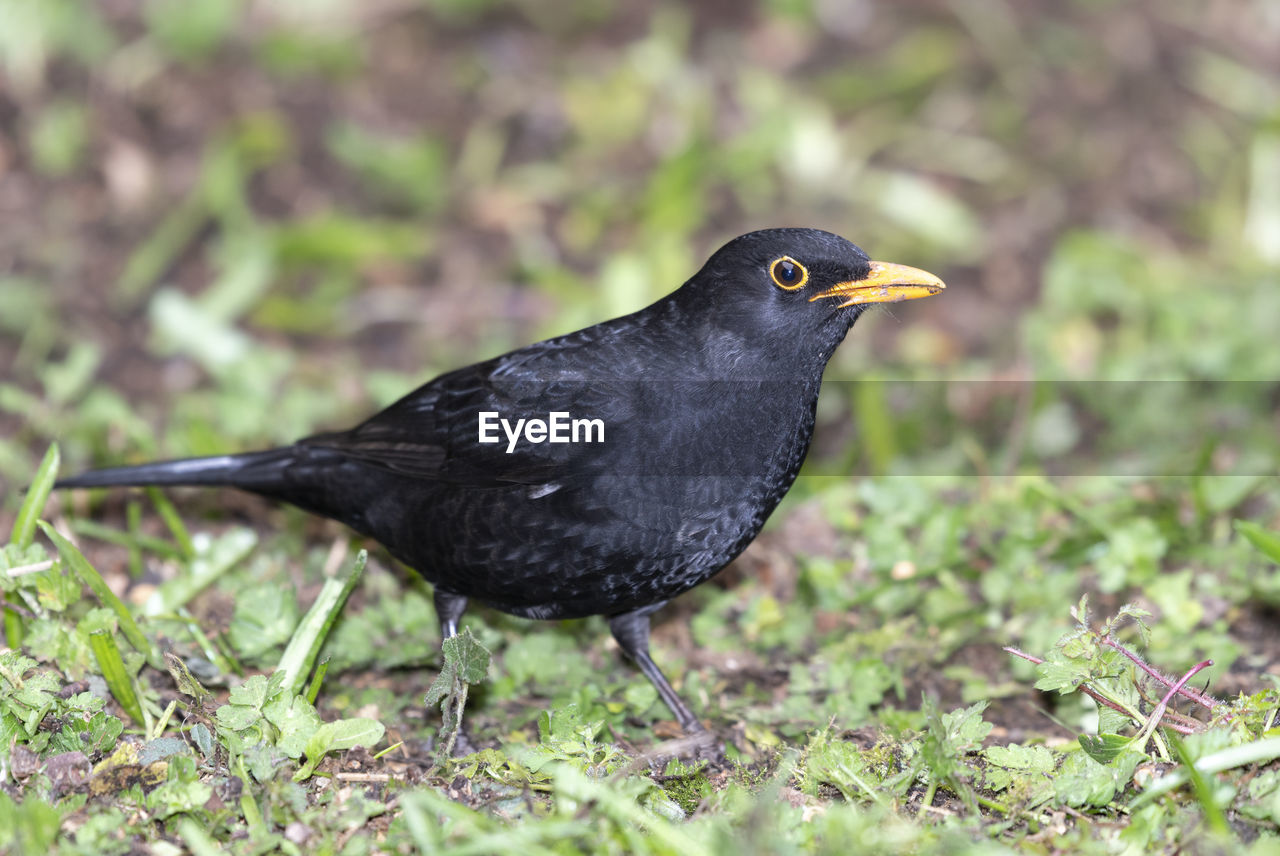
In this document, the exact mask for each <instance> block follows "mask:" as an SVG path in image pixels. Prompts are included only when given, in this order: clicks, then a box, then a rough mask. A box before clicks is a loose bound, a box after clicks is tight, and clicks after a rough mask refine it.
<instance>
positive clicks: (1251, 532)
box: [1235, 520, 1280, 564]
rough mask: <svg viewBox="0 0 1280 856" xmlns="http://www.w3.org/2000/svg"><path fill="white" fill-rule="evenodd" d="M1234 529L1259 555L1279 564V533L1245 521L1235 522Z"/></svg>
mask: <svg viewBox="0 0 1280 856" xmlns="http://www.w3.org/2000/svg"><path fill="white" fill-rule="evenodd" d="M1235 527H1236V531H1237V532H1239V533H1240V534H1241V535H1243V536H1244V537H1245V539H1246V540H1247V541H1248V542H1249V543H1250V544H1252V545H1253V546H1254V547H1256V548H1257V550H1258V552H1259V553H1261V554H1262V555H1264V556H1266V557H1267V558H1268V559H1270V560H1271V561H1273V562H1276V563H1278V564H1280V532H1272V531H1270V530H1268V529H1263V528H1262V527H1261V526H1259V525H1258V524H1256V523H1250V522H1249V521H1247V520H1236V521H1235Z"/></svg>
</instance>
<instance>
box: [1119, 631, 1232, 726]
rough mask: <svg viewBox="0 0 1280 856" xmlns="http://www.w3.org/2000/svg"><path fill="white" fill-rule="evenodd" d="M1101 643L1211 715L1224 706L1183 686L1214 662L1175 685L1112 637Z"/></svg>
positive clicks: (1191, 672)
mask: <svg viewBox="0 0 1280 856" xmlns="http://www.w3.org/2000/svg"><path fill="white" fill-rule="evenodd" d="M1101 641H1102V644H1103V645H1109V646H1110V647H1112V648H1115V649H1116V650H1117V651H1119V652H1120V653H1121V654H1124V655H1125V656H1126V657H1128V658H1129V659H1130V660H1132V661H1133V662H1134V664H1136V665H1137V667H1138V668H1139V669H1141V670H1142V671H1144V672H1146V673H1147V675H1149V676H1150V677H1151V678H1152V679H1153V680H1155V681H1158V682H1159V683H1161V684H1163V685H1164V686H1166V687H1171V688H1173V692H1175V693H1177V694H1178V695H1181V696H1183V697H1184V698H1189V699H1191V700H1192V701H1194V702H1196V703H1197V704H1202V705H1204V706H1205V707H1207V708H1208V709H1209V712H1210V713H1212V712H1213V710H1214V708H1216V707H1220V706H1221V705H1222V702H1220V701H1218V700H1217V699H1216V698H1214V697H1213V696H1210V695H1206V694H1205V693H1202V692H1200V691H1199V690H1197V689H1195V688H1193V687H1186V686H1183V684H1185V683H1186V682H1187V678H1190V677H1191V676H1192V675H1194V674H1195V673H1196V672H1198V671H1200V670H1201V669H1203V668H1205V665H1206V663H1207V664H1208V665H1213V661H1211V660H1209V661H1206V663H1201V664H1200V665H1198V666H1196V667H1195V668H1194V669H1192V670H1191V671H1190V672H1188V673H1187V676H1186V677H1184V678H1183V679H1182V680H1181V681H1178V682H1177V683H1176V684H1175V682H1174V680H1173V679H1172V678H1169V677H1166V676H1164V675H1162V674H1160V673H1159V672H1157V671H1156V670H1155V669H1153V668H1151V667H1150V666H1148V665H1147V664H1146V663H1145V662H1143V660H1142V658H1141V657H1139V656H1138V655H1137V654H1135V653H1133V652H1132V651H1130V650H1129V649H1128V648H1126V647H1124V646H1123V645H1121V644H1120V643H1119V642H1116V641H1115V640H1114V639H1112V638H1111V637H1110V636H1104V637H1102V639H1101Z"/></svg>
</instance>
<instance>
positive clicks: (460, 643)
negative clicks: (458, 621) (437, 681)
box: [440, 630, 490, 684]
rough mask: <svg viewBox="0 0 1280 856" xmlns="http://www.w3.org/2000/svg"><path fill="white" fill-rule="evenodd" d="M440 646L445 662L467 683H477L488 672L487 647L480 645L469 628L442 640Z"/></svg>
mask: <svg viewBox="0 0 1280 856" xmlns="http://www.w3.org/2000/svg"><path fill="white" fill-rule="evenodd" d="M440 647H441V648H442V649H443V650H444V661H445V663H446V664H447V665H449V666H452V667H453V668H454V670H455V671H456V672H457V675H458V677H459V679H461V680H463V681H465V682H467V683H468V684H478V683H480V682H481V681H483V680H484V679H485V677H486V676H487V675H488V674H489V658H490V654H489V649H488V648H486V647H484V646H483V645H481V644H480V643H479V641H477V640H476V638H475V637H474V636H472V635H471V631H470V630H463V631H462V632H461V633H459V634H458V635H457V636H452V637H450V638H448V639H446V640H444V642H443V643H442V644H441V646H440Z"/></svg>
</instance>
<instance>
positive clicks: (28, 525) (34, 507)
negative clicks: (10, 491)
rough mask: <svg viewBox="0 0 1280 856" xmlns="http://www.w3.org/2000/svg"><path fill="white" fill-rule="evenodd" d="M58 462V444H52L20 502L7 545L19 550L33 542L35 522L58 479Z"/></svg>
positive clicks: (59, 458)
mask: <svg viewBox="0 0 1280 856" xmlns="http://www.w3.org/2000/svg"><path fill="white" fill-rule="evenodd" d="M60 460H61V455H60V454H59V453H58V444H57V443H54V444H52V445H50V446H49V450H48V451H47V452H45V453H44V460H42V461H41V462H40V466H39V468H38V469H37V470H36V476H35V478H34V479H32V480H31V487H30V489H28V491H27V498H26V499H25V500H23V501H22V508H20V509H18V518H17V519H16V520H14V521H13V531H12V532H11V533H10V535H9V543H10V544H14V545H16V546H17V547H18V549H20V550H25V549H26V548H28V547H30V546H31V542H32V541H34V540H35V537H36V521H37V520H39V519H40V513H41V512H42V511H44V504H45V503H46V502H48V501H49V493H50V492H51V491H52V490H53V483H54V481H56V480H57V478H58V464H59V462H60Z"/></svg>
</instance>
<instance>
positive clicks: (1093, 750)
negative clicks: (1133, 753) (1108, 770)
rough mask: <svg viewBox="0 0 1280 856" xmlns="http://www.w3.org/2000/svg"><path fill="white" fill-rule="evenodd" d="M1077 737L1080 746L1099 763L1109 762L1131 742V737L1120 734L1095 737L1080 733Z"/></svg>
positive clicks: (1118, 755)
mask: <svg viewBox="0 0 1280 856" xmlns="http://www.w3.org/2000/svg"><path fill="white" fill-rule="evenodd" d="M1078 739H1079V741H1080V747H1081V748H1082V749H1084V751H1085V752H1087V753H1088V754H1089V757H1090V758H1092V759H1093V760H1095V761H1097V762H1098V763H1099V764H1110V763H1111V762H1112V761H1114V760H1115V759H1116V758H1119V757H1120V756H1121V755H1123V754H1124V752H1125V750H1127V749H1128V748H1129V747H1130V746H1131V745H1132V744H1133V738H1132V737H1125V736H1123V735H1120V734H1099V735H1098V736H1097V737H1094V736H1093V735H1091V734H1081V735H1080V737H1079V738H1078Z"/></svg>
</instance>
